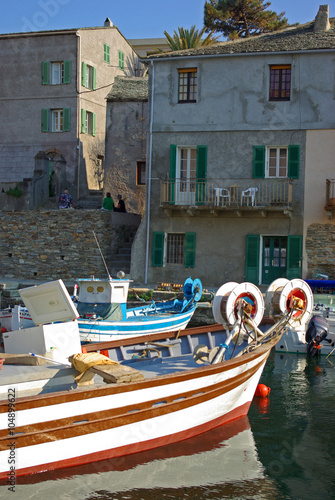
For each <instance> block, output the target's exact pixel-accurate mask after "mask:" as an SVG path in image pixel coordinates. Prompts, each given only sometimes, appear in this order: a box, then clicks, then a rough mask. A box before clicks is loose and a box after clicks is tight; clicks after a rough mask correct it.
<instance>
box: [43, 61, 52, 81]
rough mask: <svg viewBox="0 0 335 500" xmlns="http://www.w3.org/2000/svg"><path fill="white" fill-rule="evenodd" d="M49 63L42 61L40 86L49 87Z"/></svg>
mask: <svg viewBox="0 0 335 500" xmlns="http://www.w3.org/2000/svg"><path fill="white" fill-rule="evenodd" d="M49 75H50V62H49V61H42V85H49Z"/></svg>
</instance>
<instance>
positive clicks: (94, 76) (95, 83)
mask: <svg viewBox="0 0 335 500" xmlns="http://www.w3.org/2000/svg"><path fill="white" fill-rule="evenodd" d="M96 89H97V68H93V90H96Z"/></svg>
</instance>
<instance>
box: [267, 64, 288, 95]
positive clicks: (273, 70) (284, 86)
mask: <svg viewBox="0 0 335 500" xmlns="http://www.w3.org/2000/svg"><path fill="white" fill-rule="evenodd" d="M290 89H291V65H290V64H286V65H282V66H270V101H289V100H290Z"/></svg>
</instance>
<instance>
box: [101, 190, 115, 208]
mask: <svg viewBox="0 0 335 500" xmlns="http://www.w3.org/2000/svg"><path fill="white" fill-rule="evenodd" d="M113 209H114V201H113V198H112V197H111V194H110V193H107V194H106V198H104V200H103V202H102V210H113Z"/></svg>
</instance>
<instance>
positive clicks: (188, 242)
mask: <svg viewBox="0 0 335 500" xmlns="http://www.w3.org/2000/svg"><path fill="white" fill-rule="evenodd" d="M195 239H196V233H185V257H184V266H185V267H194V265H195Z"/></svg>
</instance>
